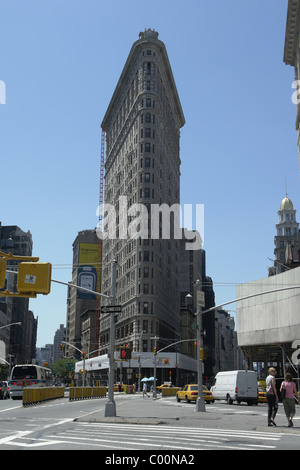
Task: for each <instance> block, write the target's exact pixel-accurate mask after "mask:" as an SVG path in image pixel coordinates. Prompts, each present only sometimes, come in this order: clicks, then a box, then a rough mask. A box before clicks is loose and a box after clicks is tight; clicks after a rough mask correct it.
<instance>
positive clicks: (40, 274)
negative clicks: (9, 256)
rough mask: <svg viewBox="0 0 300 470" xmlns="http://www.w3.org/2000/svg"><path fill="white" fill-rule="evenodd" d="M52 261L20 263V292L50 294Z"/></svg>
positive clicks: (18, 286)
mask: <svg viewBox="0 0 300 470" xmlns="http://www.w3.org/2000/svg"><path fill="white" fill-rule="evenodd" d="M51 268H52V266H51V264H50V263H26V262H25V263H20V264H19V273H18V281H17V291H18V293H19V294H28V293H34V294H45V295H46V294H49V293H50V289H51V270H52V269H51Z"/></svg>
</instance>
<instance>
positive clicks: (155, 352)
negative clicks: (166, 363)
mask: <svg viewBox="0 0 300 470" xmlns="http://www.w3.org/2000/svg"><path fill="white" fill-rule="evenodd" d="M156 354H157V347H156V346H155V348H154V356H156Z"/></svg>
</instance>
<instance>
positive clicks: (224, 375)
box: [210, 370, 258, 405]
mask: <svg viewBox="0 0 300 470" xmlns="http://www.w3.org/2000/svg"><path fill="white" fill-rule="evenodd" d="M210 391H211V392H212V394H213V397H214V399H215V400H226V401H227V403H230V404H231V403H233V402H234V401H237V402H238V403H241V402H242V401H245V402H247V403H248V405H253V404H255V405H257V404H258V392H257V376H256V372H255V371H253V370H231V371H226V372H218V373H217V375H216V377H215V383H214V385H213V386H212V387H211V389H210Z"/></svg>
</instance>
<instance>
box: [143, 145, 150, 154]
mask: <svg viewBox="0 0 300 470" xmlns="http://www.w3.org/2000/svg"><path fill="white" fill-rule="evenodd" d="M142 145H143V144H142ZM145 152H148V153H149V152H151V144H149V143H146V144H145Z"/></svg>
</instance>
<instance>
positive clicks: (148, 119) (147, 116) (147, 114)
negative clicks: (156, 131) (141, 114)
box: [146, 113, 151, 122]
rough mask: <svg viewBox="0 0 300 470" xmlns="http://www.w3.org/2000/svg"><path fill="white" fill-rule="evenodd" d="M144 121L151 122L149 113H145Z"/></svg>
mask: <svg viewBox="0 0 300 470" xmlns="http://www.w3.org/2000/svg"><path fill="white" fill-rule="evenodd" d="M146 122H151V114H150V113H146Z"/></svg>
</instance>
